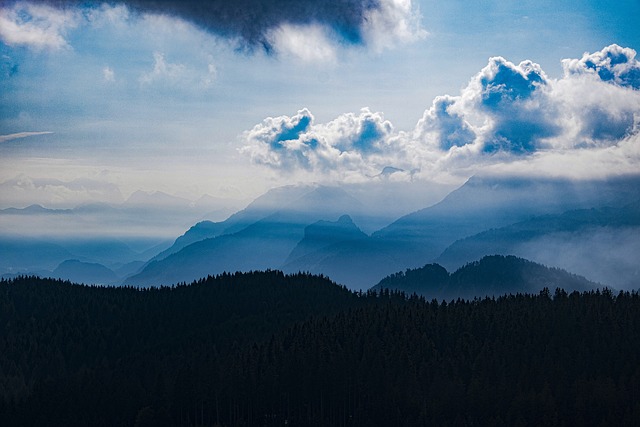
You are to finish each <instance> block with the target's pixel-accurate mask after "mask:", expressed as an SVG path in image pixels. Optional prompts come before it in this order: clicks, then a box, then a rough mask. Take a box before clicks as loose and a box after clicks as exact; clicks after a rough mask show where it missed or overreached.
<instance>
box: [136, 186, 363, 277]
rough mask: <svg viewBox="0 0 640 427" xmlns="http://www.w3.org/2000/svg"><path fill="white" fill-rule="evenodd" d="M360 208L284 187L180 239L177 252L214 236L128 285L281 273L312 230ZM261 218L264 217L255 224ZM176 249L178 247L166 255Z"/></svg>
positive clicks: (315, 190)
mask: <svg viewBox="0 0 640 427" xmlns="http://www.w3.org/2000/svg"><path fill="white" fill-rule="evenodd" d="M296 195H297V196H298V197H297V198H295V199H293V201H290V202H288V203H285V201H287V200H292V198H291V197H292V196H294V197H295V196H296ZM359 208H360V206H359V202H358V201H357V200H356V199H355V198H353V197H352V196H350V195H349V194H347V193H346V192H345V191H344V190H342V189H340V188H337V187H324V186H313V187H308V186H306V187H287V188H282V189H279V190H277V191H273V192H270V194H267V195H265V196H264V197H263V198H262V199H259V200H257V201H256V202H255V203H253V204H251V205H249V207H247V209H245V210H243V211H241V212H239V213H238V214H237V215H235V216H232V217H230V218H229V219H228V220H227V221H224V223H223V224H220V225H217V226H216V225H213V224H207V225H206V226H202V225H201V226H199V227H196V228H195V229H193V228H192V229H191V230H189V232H187V233H186V234H185V235H184V236H183V237H182V238H181V239H182V240H181V239H178V240H177V241H176V245H178V247H179V246H180V245H182V244H183V243H184V241H185V240H187V239H191V238H193V237H194V236H195V235H197V234H198V233H199V234H200V235H203V234H202V232H203V231H204V230H205V228H206V229H208V230H209V231H211V232H212V233H215V234H214V236H213V237H208V238H205V239H203V240H200V241H197V242H194V243H191V244H188V245H186V246H184V247H183V248H181V249H180V250H178V251H177V252H174V253H170V254H169V255H168V256H166V257H165V258H160V257H158V258H157V259H155V260H153V261H152V262H150V263H149V264H148V265H147V266H146V267H145V268H144V269H143V270H142V271H141V272H140V273H139V274H137V275H134V276H132V277H130V278H128V279H127V280H126V281H125V284H131V285H136V286H152V285H157V284H161V283H164V284H171V283H175V282H181V281H190V280H194V279H197V278H199V277H202V276H206V275H209V274H218V273H222V272H225V271H231V272H235V271H250V270H264V269H273V268H278V267H280V266H282V265H283V264H284V263H285V261H286V260H287V258H288V256H289V254H290V253H291V252H292V251H293V250H294V249H295V248H296V246H297V244H298V243H299V242H300V241H301V240H303V238H304V237H305V228H306V227H307V226H308V225H311V224H313V223H315V222H317V221H320V220H326V219H330V218H337V217H340V216H341V214H342V213H343V212H345V210H346V211H350V210H354V211H357V210H359ZM260 215H266V216H264V217H262V218H260V219H258V220H255V218H256V217H259V216H260ZM254 220H255V222H252V221H254ZM238 229H239V231H235V230H238ZM219 230H223V231H219ZM218 233H220V234H218ZM204 235H206V232H205V234H204ZM174 246H175V245H174ZM174 249H176V247H172V248H170V249H169V251H167V252H165V253H164V254H166V253H168V252H171V251H172V250H174ZM164 254H161V256H162V255H164Z"/></svg>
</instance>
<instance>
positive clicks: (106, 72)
mask: <svg viewBox="0 0 640 427" xmlns="http://www.w3.org/2000/svg"><path fill="white" fill-rule="evenodd" d="M102 77H103V78H104V81H105V82H115V81H116V73H115V72H114V71H113V68H111V67H104V68H103V69H102Z"/></svg>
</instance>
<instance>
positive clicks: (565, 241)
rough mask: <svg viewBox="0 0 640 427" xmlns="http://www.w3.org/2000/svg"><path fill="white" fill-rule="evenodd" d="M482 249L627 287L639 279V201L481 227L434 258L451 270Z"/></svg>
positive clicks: (470, 258) (474, 256)
mask: <svg viewBox="0 0 640 427" xmlns="http://www.w3.org/2000/svg"><path fill="white" fill-rule="evenodd" d="M488 253H493V254H503V255H506V254H514V255H517V256H521V257H523V258H527V259H531V260H533V261H536V262H541V263H544V264H545V265H551V266H554V267H560V268H564V269H567V270H569V271H572V272H575V273H578V274H582V275H586V276H587V277H589V278H592V279H594V280H597V281H601V282H603V283H607V284H609V285H611V286H614V287H621V288H633V287H634V286H635V285H637V283H638V282H640V200H638V201H636V202H634V203H630V204H627V205H625V206H622V207H602V208H591V209H579V210H571V211H567V212H564V213H562V214H560V215H543V216H538V217H534V218H531V219H528V220H525V221H521V222H518V223H515V224H511V225H508V226H506V227H501V228H496V229H491V230H486V231H483V232H481V233H479V234H475V235H473V236H469V237H466V238H464V239H461V240H458V241H456V242H455V243H453V244H452V245H450V246H449V247H448V248H447V249H446V250H445V251H443V253H442V254H441V255H440V257H438V259H437V260H436V261H437V262H438V263H440V264H441V265H443V266H445V267H446V268H448V269H455V268H458V267H460V266H462V265H463V264H465V263H468V262H471V261H472V260H474V259H478V258H480V257H481V256H483V255H485V254H488Z"/></svg>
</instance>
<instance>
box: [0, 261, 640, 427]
mask: <svg viewBox="0 0 640 427" xmlns="http://www.w3.org/2000/svg"><path fill="white" fill-rule="evenodd" d="M638 396H640V295H639V294H638V293H637V292H613V291H611V290H608V289H604V290H594V291H585V292H577V291H574V292H571V293H568V292H565V291H564V290H562V289H560V288H558V289H553V290H550V289H547V288H545V289H543V290H542V291H540V292H539V293H535V294H524V293H518V294H510V295H504V296H501V297H497V298H495V297H494V298H483V299H479V298H476V299H473V300H464V299H456V300H450V301H445V300H435V299H434V300H427V299H425V298H424V297H421V296H417V295H415V294H414V295H408V294H405V293H402V292H398V291H389V290H386V289H380V290H375V291H369V292H353V291H349V290H348V289H346V288H345V287H342V286H339V285H337V284H335V283H333V282H331V281H330V280H329V279H327V278H326V277H323V276H317V275H310V274H293V275H285V274H283V273H281V272H279V271H263V272H249V273H235V274H228V273H225V274H221V275H218V276H209V277H207V278H203V279H201V280H198V281H195V282H193V283H190V284H186V283H182V284H179V285H177V286H173V287H162V288H149V289H134V288H130V287H120V288H115V287H112V288H108V287H99V286H85V285H78V284H73V283H70V282H67V281H61V280H53V279H42V278H36V277H18V278H14V279H11V280H2V281H0V424H1V425H3V426H35V425H53V426H277V425H289V426H430V425H433V426H572V425H581V426H610V425H619V426H625V425H626V426H631V425H637V424H636V423H637V420H638V419H640V401H639V400H638V399H637V397H638Z"/></svg>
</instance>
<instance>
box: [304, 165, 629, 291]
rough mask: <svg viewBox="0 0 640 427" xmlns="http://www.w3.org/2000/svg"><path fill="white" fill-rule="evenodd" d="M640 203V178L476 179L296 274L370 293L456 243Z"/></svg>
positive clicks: (335, 249)
mask: <svg viewBox="0 0 640 427" xmlns="http://www.w3.org/2000/svg"><path fill="white" fill-rule="evenodd" d="M638 199H640V176H621V177H615V178H609V179H602V180H591V181H572V180H567V179H555V178H553V179H552V178H548V179H545V178H528V177H514V176H502V177H491V176H485V177H483V176H474V177H472V178H470V179H469V180H468V181H467V182H466V183H465V184H464V185H462V186H461V187H460V188H458V189H457V190H454V191H452V192H451V193H450V194H449V195H447V196H446V197H445V198H444V199H443V200H442V201H440V202H439V203H436V204H434V205H432V206H429V207H426V208H424V209H421V210H418V211H416V212H414V213H411V214H408V215H405V216H403V217H401V218H399V219H397V220H396V221H394V222H393V223H391V224H389V225H388V226H386V227H384V228H383V229H381V230H378V231H377V232H375V233H373V234H372V235H371V237H370V238H368V239H363V240H360V241H357V242H344V243H342V244H336V245H334V246H333V247H332V248H331V251H326V252H325V253H324V254H323V258H322V259H313V263H307V264H304V263H298V264H297V265H296V266H297V268H299V269H300V270H302V271H311V272H314V273H323V274H327V275H329V276H330V277H331V278H332V279H334V280H336V281H339V282H341V283H344V284H346V285H348V286H349V287H351V288H352V289H366V288H368V287H369V286H371V283H376V282H377V281H379V280H381V279H382V278H383V277H385V276H387V275H390V274H393V273H394V272H396V271H400V270H405V269H407V268H418V267H420V266H423V265H424V264H425V263H430V262H435V261H436V260H437V258H438V256H440V254H442V252H443V251H444V250H445V249H447V247H448V246H449V245H451V244H453V243H454V242H456V241H457V240H459V239H463V238H465V237H468V236H471V235H474V234H477V233H481V232H483V231H486V230H489V229H495V228H500V227H506V226H509V225H511V224H514V223H517V222H520V221H525V220H528V219H530V218H531V217H535V216H540V215H560V214H562V213H563V212H566V211H569V210H574V209H591V208H600V207H603V206H610V207H612V208H619V207H622V206H624V205H627V204H629V203H630V201H633V200H638ZM621 243H622V242H621ZM623 243H627V242H623ZM489 248H491V246H489ZM620 248H623V249H621V250H625V249H624V248H627V249H629V248H628V247H627V246H625V245H624V244H621V245H620ZM540 250H541V251H544V246H542V247H541V248H540ZM627 251H628V252H631V251H629V250H627ZM493 253H503V252H500V251H492V250H490V249H487V250H486V251H483V252H481V253H478V254H476V255H477V256H472V257H471V258H470V259H466V260H465V261H464V262H469V261H471V260H474V259H478V258H480V257H481V256H483V255H490V254H493ZM507 254H508V252H507ZM464 262H463V263H462V264H464ZM462 264H457V265H455V268H457V267H460V266H461V265H462ZM447 265H449V264H447ZM596 265H598V263H596Z"/></svg>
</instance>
